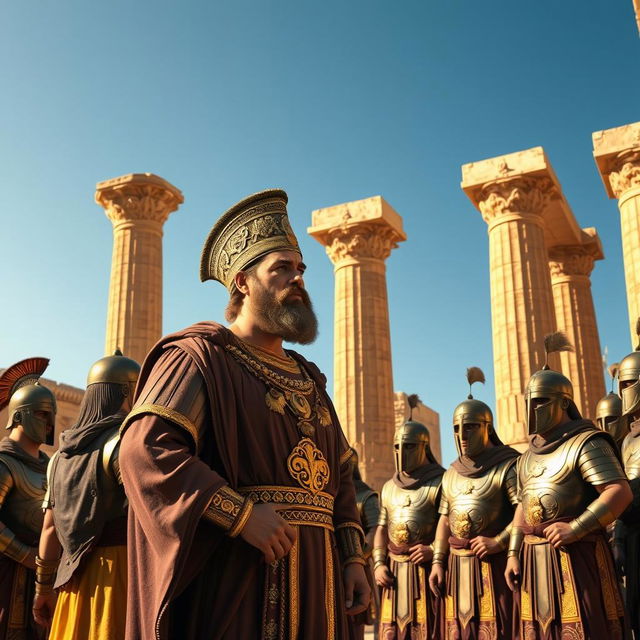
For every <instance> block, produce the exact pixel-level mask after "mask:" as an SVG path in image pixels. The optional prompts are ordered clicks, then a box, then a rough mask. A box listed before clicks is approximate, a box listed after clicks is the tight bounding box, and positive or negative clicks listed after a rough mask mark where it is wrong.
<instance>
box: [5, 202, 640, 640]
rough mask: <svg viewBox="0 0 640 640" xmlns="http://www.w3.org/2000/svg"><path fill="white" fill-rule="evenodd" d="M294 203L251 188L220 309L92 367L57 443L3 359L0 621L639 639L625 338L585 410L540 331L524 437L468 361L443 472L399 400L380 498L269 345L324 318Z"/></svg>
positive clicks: (330, 418)
mask: <svg viewBox="0 0 640 640" xmlns="http://www.w3.org/2000/svg"><path fill="white" fill-rule="evenodd" d="M286 204H287V196H286V194H285V193H284V192H283V191H281V190H269V191H266V192H261V193H258V194H254V195H253V196H250V197H248V198H246V199H244V200H242V201H241V202H239V203H238V204H236V205H234V206H233V207H231V208H230V209H229V210H228V211H227V212H225V214H223V215H222V216H221V218H220V219H219V220H218V221H217V222H216V224H215V225H214V227H213V229H212V230H211V232H210V234H209V237H208V238H207V240H206V242H205V246H204V250H203V253H202V259H201V274H200V275H201V279H202V280H203V281H204V280H209V279H214V280H218V281H220V282H221V283H223V284H224V285H225V286H226V287H227V288H228V290H229V293H230V300H229V305H228V307H227V310H226V314H225V315H226V318H227V320H228V321H229V323H230V326H229V327H228V328H227V327H224V326H222V325H219V324H217V323H213V322H202V323H198V324H195V325H192V326H191V327H188V328H187V329H185V330H183V331H179V332H176V333H174V334H171V335H169V336H165V337H164V338H163V339H162V340H161V341H160V342H159V343H158V344H157V345H156V346H155V347H154V348H153V349H152V350H151V352H150V353H149V354H148V356H147V358H146V360H145V362H144V364H143V366H142V368H141V367H140V366H139V365H138V363H136V362H134V361H133V360H131V359H129V358H127V357H126V356H124V355H123V354H122V353H120V352H116V353H115V354H114V355H112V356H107V357H105V358H101V359H100V360H98V361H97V362H96V363H95V364H94V365H93V366H92V367H91V369H90V371H89V375H88V379H87V388H86V392H85V394H84V397H83V401H82V404H81V406H80V412H79V416H78V418H77V420H76V422H75V424H74V425H73V426H72V427H71V428H70V429H68V430H66V431H64V432H63V433H62V434H61V436H60V441H59V443H57V444H58V445H59V446H58V449H57V451H56V453H55V454H54V455H53V456H52V457H51V459H49V458H48V457H47V456H46V455H45V454H44V453H43V452H41V451H40V447H41V445H43V444H49V445H51V444H53V434H54V424H55V414H56V401H55V397H54V395H53V393H52V392H51V391H50V390H49V389H48V388H47V387H46V386H44V385H42V384H40V383H39V379H40V377H41V376H42V374H43V373H44V371H45V369H46V367H47V365H48V360H46V359H43V358H29V359H27V360H23V361H21V362H19V363H17V364H15V365H13V366H11V367H9V368H8V369H6V370H5V371H4V372H3V374H2V375H1V376H0V409H2V408H4V407H8V424H7V429H8V437H6V438H4V439H3V440H2V441H0V638H7V639H9V640H34V639H37V640H41V639H43V638H45V637H47V636H48V637H49V638H50V639H51V640H121V639H122V640H124V639H126V640H174V639H175V640H177V639H180V640H203V639H209V638H211V639H219V640H231V639H233V640H242V639H245V638H246V639H247V640H250V639H251V640H252V639H254V638H255V639H260V640H281V639H285V638H286V639H288V640H357V639H358V638H362V637H363V635H364V628H365V625H366V624H371V623H374V624H375V626H376V629H377V631H376V633H377V634H378V637H379V638H380V640H393V639H397V640H427V639H434V640H454V639H455V640H490V639H494V640H498V639H499V640H507V639H510V638H520V639H522V640H538V639H539V640H568V639H574V638H575V639H576V640H580V639H587V638H590V639H593V640H595V639H601V638H609V639H610V640H618V639H623V638H625V639H626V638H631V634H632V633H633V634H635V638H636V640H638V639H639V638H640V594H639V582H640V561H639V558H638V552H639V547H638V545H639V544H640V504H639V496H640V491H639V487H638V484H637V483H638V477H640V446H639V443H640V438H638V435H640V345H639V347H638V349H637V350H636V351H634V352H633V353H631V354H630V355H628V356H627V357H626V358H624V360H622V362H621V363H620V365H619V369H618V374H617V375H618V379H619V389H620V396H617V395H616V394H613V393H611V394H609V395H608V396H606V398H604V399H603V401H602V402H601V403H600V405H599V409H598V416H597V421H598V425H597V426H596V425H594V424H593V423H592V422H590V421H589V420H585V419H583V418H582V417H581V415H580V413H579V411H578V409H577V407H576V405H575V403H574V401H573V389H572V385H571V382H570V381H569V380H568V379H567V378H566V377H565V376H564V375H562V374H561V373H559V372H558V371H554V370H552V369H551V368H550V367H549V365H548V360H549V354H551V353H554V352H556V351H562V350H567V349H569V348H571V347H570V345H569V344H568V342H567V340H566V337H564V336H563V335H562V334H553V335H551V336H547V338H545V352H546V356H547V357H546V359H545V365H544V367H543V368H542V370H540V371H538V372H536V373H535V374H534V375H533V376H532V377H531V379H530V381H529V383H528V385H527V388H526V392H525V404H526V415H527V422H528V428H529V433H530V438H529V447H528V449H527V450H526V451H525V452H524V453H522V454H520V453H519V452H518V451H516V450H515V449H513V448H511V447H509V446H506V445H504V444H503V443H502V442H501V440H500V438H499V437H498V435H497V432H496V430H495V427H494V421H493V415H492V412H491V409H490V408H489V406H488V405H487V404H485V403H484V402H481V401H479V400H477V399H475V398H473V396H472V393H471V391H472V385H473V384H474V383H476V382H484V374H483V373H482V371H481V370H480V369H479V368H477V367H471V368H470V369H469V370H468V371H467V381H468V383H469V396H468V398H467V399H466V400H464V401H463V402H461V403H460V404H459V405H458V406H457V407H456V409H455V411H454V413H453V436H454V440H455V444H456V447H457V451H458V457H457V459H456V460H455V461H454V462H453V464H452V465H451V466H450V468H449V469H447V470H445V469H444V468H443V467H442V466H440V464H438V462H437V461H436V460H435V458H434V456H433V454H432V452H431V449H430V445H429V432H428V429H427V428H426V427H425V426H424V425H423V424H421V423H419V422H417V421H415V420H413V416H412V415H410V417H409V420H408V421H407V422H405V423H404V425H403V426H401V427H400V428H399V429H397V430H396V432H395V436H394V442H393V454H394V458H395V466H396V472H395V474H394V476H393V477H392V478H391V479H390V480H389V481H388V482H387V483H386V484H385V485H384V487H383V489H382V492H381V495H380V498H378V494H377V493H376V492H375V491H374V490H372V489H371V488H370V487H368V486H367V485H366V483H365V482H363V480H362V478H361V476H360V473H359V469H358V460H357V455H356V452H355V450H354V449H353V448H351V447H350V446H349V444H348V442H347V441H346V439H345V437H344V434H343V432H342V430H341V427H340V424H339V421H338V418H337V416H336V414H335V410H334V408H333V405H332V403H331V400H330V398H329V396H328V394H327V392H326V389H325V383H326V378H325V377H324V376H323V375H322V374H321V372H320V371H319V370H318V369H317V367H315V365H313V364H312V363H310V362H308V361H307V360H305V359H304V358H303V357H302V356H301V355H299V354H298V353H296V352H295V351H292V350H289V349H287V350H285V349H283V347H282V341H283V340H286V341H288V342H298V343H302V344H308V343H309V342H311V341H312V340H313V339H314V338H315V335H316V329H317V323H316V320H315V316H314V315H313V311H312V307H311V303H310V300H309V297H308V294H307V292H306V290H305V288H304V281H303V275H304V270H305V268H306V265H304V263H303V262H302V256H301V253H300V249H299V246H298V244H297V240H296V238H295V235H294V234H293V231H292V230H291V227H290V225H289V221H288V218H287V212H286ZM416 404H417V396H412V397H411V398H410V406H411V408H412V411H413V409H414V408H415V406H416Z"/></svg>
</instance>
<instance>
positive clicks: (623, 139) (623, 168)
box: [593, 122, 640, 349]
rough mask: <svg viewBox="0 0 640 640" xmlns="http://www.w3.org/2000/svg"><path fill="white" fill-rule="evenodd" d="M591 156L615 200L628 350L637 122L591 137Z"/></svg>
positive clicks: (634, 302)
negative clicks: (622, 265) (625, 293)
mask: <svg viewBox="0 0 640 640" xmlns="http://www.w3.org/2000/svg"><path fill="white" fill-rule="evenodd" d="M593 155H594V157H595V160H596V164H597V165H598V170H599V171H600V175H601V176H602V180H603V182H604V187H605V189H606V191H607V195H608V196H609V197H610V198H617V199H618V207H619V208H620V230H621V232H622V256H623V259H624V278H625V282H626V285H627V305H628V308H629V331H630V334H631V348H633V349H634V348H635V347H636V342H637V338H636V332H635V326H636V320H637V319H638V317H639V316H640V122H634V123H633V124H627V125H624V126H622V127H616V128H615V129H606V130H605V131H596V132H595V133H594V134H593Z"/></svg>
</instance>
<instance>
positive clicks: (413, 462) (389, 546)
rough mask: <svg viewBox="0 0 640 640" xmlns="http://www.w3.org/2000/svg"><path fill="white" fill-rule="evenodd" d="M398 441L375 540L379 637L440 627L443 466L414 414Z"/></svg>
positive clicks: (391, 639)
mask: <svg viewBox="0 0 640 640" xmlns="http://www.w3.org/2000/svg"><path fill="white" fill-rule="evenodd" d="M414 397H415V398H416V403H417V396H414ZM412 410H413V407H412ZM393 442H394V444H393V448H394V455H395V463H396V473H395V474H394V476H393V478H391V480H388V481H387V482H386V483H385V484H384V487H383V488H382V500H381V506H380V519H379V520H378V528H377V530H376V535H375V538H374V542H373V545H374V546H373V561H374V567H375V578H376V582H377V583H378V585H379V586H381V587H382V596H381V598H380V618H379V625H380V636H379V637H380V640H413V639H414V638H419V639H420V640H426V639H427V638H430V637H431V636H432V635H433V633H434V630H435V629H437V625H436V623H435V615H434V606H433V605H434V602H433V598H432V597H431V592H430V591H429V585H428V578H429V572H430V570H431V559H432V557H433V546H432V542H433V539H434V536H435V532H436V524H437V521H438V503H439V500H440V483H441V481H442V474H443V473H444V469H443V468H442V467H441V466H440V465H439V464H438V463H437V462H436V460H435V458H434V457H433V454H432V453H431V447H430V446H429V430H428V429H427V427H425V426H424V425H423V424H422V423H420V422H416V421H415V420H413V419H412V418H411V416H410V417H409V420H408V421H407V422H405V423H404V425H403V426H401V427H399V428H398V429H396V432H395V435H394V441H393Z"/></svg>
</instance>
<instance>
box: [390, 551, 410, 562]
mask: <svg viewBox="0 0 640 640" xmlns="http://www.w3.org/2000/svg"><path fill="white" fill-rule="evenodd" d="M389 558H390V559H391V560H395V561H396V562H409V561H410V559H409V554H408V553H391V552H389Z"/></svg>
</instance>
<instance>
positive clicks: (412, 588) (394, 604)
mask: <svg viewBox="0 0 640 640" xmlns="http://www.w3.org/2000/svg"><path fill="white" fill-rule="evenodd" d="M638 333H639V338H640V320H639V324H638ZM569 349H571V346H570V345H569V343H568V342H567V340H566V337H565V336H563V334H561V333H557V334H552V335H550V336H547V337H546V338H545V350H546V354H547V359H546V360H547V361H548V355H549V353H552V352H554V351H559V350H569ZM610 373H611V374H612V376H615V375H617V377H618V380H619V388H620V395H618V394H616V393H614V392H613V391H611V392H610V393H609V394H608V395H607V396H605V397H604V398H602V399H601V401H600V402H599V403H598V406H597V419H596V423H597V426H596V425H595V424H593V423H592V422H590V421H589V420H585V419H583V418H582V417H581V415H580V413H579V412H578V409H577V407H576V405H575V403H574V401H573V388H572V384H571V382H570V380H569V379H567V378H566V377H565V376H564V375H562V374H561V373H560V372H558V371H554V370H551V369H550V368H549V366H548V364H545V366H544V368H543V369H542V370H540V371H538V372H536V373H535V374H534V375H533V376H532V377H531V379H530V381H529V383H528V385H527V388H526V392H525V404H526V412H527V413H526V415H527V421H528V429H529V434H530V438H529V447H528V449H527V450H526V451H525V452H524V453H522V454H520V453H519V452H518V451H516V450H515V449H513V448H511V447H509V446H506V445H504V444H503V443H502V442H501V441H500V438H499V437H498V435H497V433H496V431H495V428H494V422H493V415H492V412H491V409H490V408H489V406H488V405H487V404H485V403H484V402H481V401H479V400H477V399H474V398H473V396H472V395H471V385H472V384H473V383H474V382H484V375H483V373H482V371H481V370H480V369H479V368H477V367H471V368H470V369H468V370H467V379H468V382H469V384H470V393H469V396H468V398H467V400H465V401H463V402H461V403H460V404H459V405H458V406H457V407H456V408H455V410H454V413H453V437H454V440H455V444H456V448H457V451H458V458H457V459H456V460H455V461H454V462H453V464H452V465H451V466H450V467H449V469H447V470H446V471H445V470H444V469H443V468H442V467H441V466H440V465H439V464H438V463H437V462H436V461H435V460H434V458H433V455H432V453H431V450H430V446H429V432H428V429H427V428H426V427H425V426H424V425H422V424H420V423H418V422H415V421H413V420H412V419H411V418H410V419H409V421H407V422H406V423H405V424H404V425H403V426H402V427H400V428H399V429H397V430H396V433H395V438H394V452H395V462H396V473H395V475H394V477H393V478H392V479H391V480H389V481H388V482H387V483H386V484H385V485H384V487H383V489H382V493H381V496H380V500H379V503H378V502H377V500H376V498H377V495H376V494H375V493H372V491H371V490H370V489H369V488H368V487H367V486H366V485H362V484H360V486H359V484H358V482H356V489H357V495H358V496H359V506H360V508H361V513H362V520H363V523H364V524H365V531H367V529H368V530H369V531H370V532H371V533H372V534H373V532H375V533H374V534H373V536H374V537H373V543H372V545H371V546H370V547H368V548H367V550H368V553H369V557H370V560H369V561H370V563H371V564H372V566H373V572H374V575H375V582H376V583H377V585H378V586H379V587H380V588H381V598H380V600H379V601H377V602H376V601H375V600H374V601H372V613H375V615H374V616H373V617H372V619H373V618H375V623H376V626H377V627H379V632H378V634H379V638H380V639H381V640H392V639H397V640H413V639H415V638H424V639H426V638H433V639H436V640H438V639H442V640H479V639H482V640H484V639H493V640H507V639H510V638H520V639H522V640H538V639H539V640H561V639H562V640H565V639H567V638H572V639H573V638H576V639H583V638H593V639H596V638H611V639H618V638H620V639H622V638H631V637H634V638H636V639H637V638H640V562H639V553H640V485H639V484H638V483H639V480H638V478H640V438H638V435H640V344H639V346H638V348H637V349H636V350H635V351H634V352H632V353H631V354H629V355H628V356H626V357H625V358H624V359H623V360H622V362H621V363H620V364H619V365H615V367H614V368H610ZM358 477H359V476H358ZM376 509H377V512H378V517H377V518H376V517H375V513H376ZM359 634H360V637H362V629H360V630H359Z"/></svg>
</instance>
